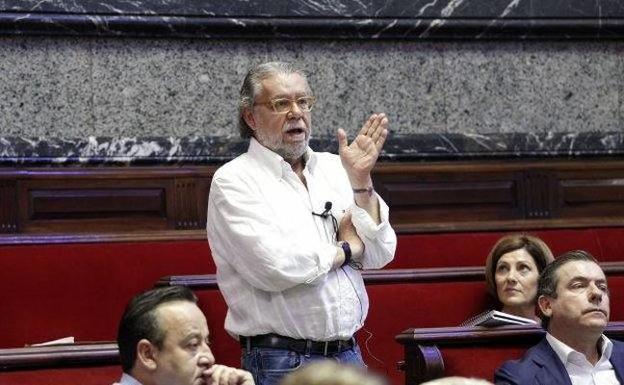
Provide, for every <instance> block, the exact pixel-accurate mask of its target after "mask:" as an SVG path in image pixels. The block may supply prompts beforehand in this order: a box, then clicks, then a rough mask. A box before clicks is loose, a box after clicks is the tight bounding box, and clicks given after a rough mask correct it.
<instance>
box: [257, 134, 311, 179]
mask: <svg viewBox="0 0 624 385" xmlns="http://www.w3.org/2000/svg"><path fill="white" fill-rule="evenodd" d="M247 153H248V154H249V155H250V156H251V157H253V158H254V159H256V160H257V161H258V162H259V163H261V164H263V165H265V166H267V167H268V169H269V171H270V172H271V174H273V175H274V176H275V178H281V177H282V176H283V175H284V171H285V170H289V169H290V170H292V167H291V166H290V164H289V163H288V162H286V161H285V160H284V158H282V156H281V155H279V154H277V153H276V152H274V151H272V150H270V149H268V148H266V147H264V146H263V145H262V144H260V142H258V140H257V139H256V138H254V137H252V138H251V139H250V140H249V147H248V149H247ZM303 159H305V168H306V169H308V170H313V169H314V167H315V166H316V162H317V159H316V153H315V152H314V151H312V149H311V148H310V147H309V146H308V148H306V152H305V153H304V154H303Z"/></svg>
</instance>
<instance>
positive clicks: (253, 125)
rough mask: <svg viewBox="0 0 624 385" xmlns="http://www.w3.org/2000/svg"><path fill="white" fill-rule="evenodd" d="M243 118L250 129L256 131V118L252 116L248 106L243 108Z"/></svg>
mask: <svg viewBox="0 0 624 385" xmlns="http://www.w3.org/2000/svg"><path fill="white" fill-rule="evenodd" d="M243 119H244V120H245V123H247V125H248V126H249V127H250V128H251V129H252V130H254V131H256V118H254V115H253V112H252V111H251V110H250V109H249V108H245V109H244V110H243Z"/></svg>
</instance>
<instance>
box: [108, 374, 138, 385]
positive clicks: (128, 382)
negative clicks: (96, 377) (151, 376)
mask: <svg viewBox="0 0 624 385" xmlns="http://www.w3.org/2000/svg"><path fill="white" fill-rule="evenodd" d="M113 385H141V383H140V382H139V381H137V380H136V378H134V377H132V376H131V375H129V374H128V373H123V374H122V375H121V379H120V380H119V382H115V383H114V384H113Z"/></svg>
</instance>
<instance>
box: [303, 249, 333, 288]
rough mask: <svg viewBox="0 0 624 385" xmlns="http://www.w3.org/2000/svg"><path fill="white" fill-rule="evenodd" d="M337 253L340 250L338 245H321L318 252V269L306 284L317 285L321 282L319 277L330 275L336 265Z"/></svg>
mask: <svg viewBox="0 0 624 385" xmlns="http://www.w3.org/2000/svg"><path fill="white" fill-rule="evenodd" d="M337 252H338V249H337V247H336V245H332V244H329V243H325V244H323V245H321V247H319V250H318V269H317V270H316V272H315V274H314V275H311V276H310V277H308V279H306V280H305V283H307V284H315V283H317V282H319V277H324V276H325V275H326V274H327V273H329V271H330V270H331V268H332V266H333V265H334V258H336V253H337Z"/></svg>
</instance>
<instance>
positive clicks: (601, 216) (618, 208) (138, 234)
mask: <svg viewBox="0 0 624 385" xmlns="http://www.w3.org/2000/svg"><path fill="white" fill-rule="evenodd" d="M217 168H218V166H154V167H138V166H127V167H84V166H82V167H59V168H28V169H21V168H2V169H0V198H1V199H0V233H2V232H4V233H11V234H10V235H2V236H0V244H35V243H50V242H52V243H61V242H62V243H65V242H67V243H70V242H124V241H133V240H136V241H143V240H152V241H158V240H176V239H205V232H204V231H203V229H204V227H205V221H206V208H207V198H208V191H209V187H210V181H211V178H212V175H213V174H214V172H215V170H216V169H217ZM374 181H375V188H376V190H377V191H378V193H379V194H380V195H381V196H382V197H383V198H384V199H385V200H386V201H387V202H388V204H389V206H390V216H391V217H390V221H391V223H392V225H393V227H394V228H395V229H396V230H397V232H398V233H400V234H407V233H436V232H474V231H505V230H538V229H554V228H590V227H613V226H617V227H622V226H624V161H622V160H617V159H608V160H604V159H603V160H601V159H580V160H556V159H541V160H522V161H521V160H510V161H506V162H500V161H492V160H474V161H461V162H431V163H409V162H408V163H403V162H389V163H380V164H378V166H377V167H376V168H375V170H374ZM3 226H4V227H3Z"/></svg>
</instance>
